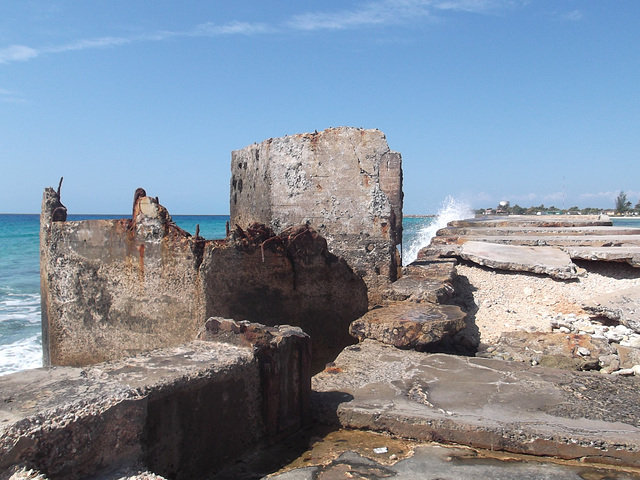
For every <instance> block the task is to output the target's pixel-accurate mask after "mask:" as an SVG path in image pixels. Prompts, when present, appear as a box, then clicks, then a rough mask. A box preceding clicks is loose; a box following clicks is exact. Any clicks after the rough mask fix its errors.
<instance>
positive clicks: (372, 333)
mask: <svg viewBox="0 0 640 480" xmlns="http://www.w3.org/2000/svg"><path fill="white" fill-rule="evenodd" d="M466 316H467V315H466V313H464V312H463V311H462V310H461V309H460V307H458V306H455V305H435V304H432V303H426V302H425V303H415V302H398V303H394V304H390V305H388V306H385V307H380V308H375V309H373V310H370V311H369V312H367V313H366V314H365V315H363V316H362V317H360V318H359V319H357V320H355V321H353V322H352V323H351V325H350V327H349V333H350V334H351V335H352V336H353V337H355V338H357V339H358V340H359V341H360V342H362V341H363V340H365V339H367V338H372V339H375V340H378V341H380V342H383V343H386V344H389V345H393V346H394V347H397V348H412V349H416V350H419V351H425V350H428V349H430V348H432V347H434V346H436V345H437V344H438V343H440V342H443V341H445V340H446V339H447V338H448V337H452V336H454V335H455V334H456V333H458V332H459V331H460V330H462V329H463V328H465V327H466V322H465V318H466Z"/></svg>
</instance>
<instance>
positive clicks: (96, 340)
mask: <svg viewBox="0 0 640 480" xmlns="http://www.w3.org/2000/svg"><path fill="white" fill-rule="evenodd" d="M56 200H57V202H58V203H59V200H60V199H59V195H58V194H57V193H56V192H54V191H53V189H50V188H49V189H46V190H45V192H44V198H43V208H42V217H41V218H42V220H41V250H40V268H41V297H42V317H43V322H42V325H43V344H44V345H45V365H47V364H52V365H70V366H82V365H88V364H91V363H97V362H101V361H104V360H110V359H116V358H123V357H126V356H129V355H133V354H135V353H137V352H140V351H145V350H150V349H153V348H160V347H166V346H172V345H178V344H181V343H185V342H188V341H190V340H193V339H194V338H195V334H196V333H197V332H198V329H199V328H200V327H201V325H202V323H203V322H204V310H203V300H202V295H203V292H202V288H201V282H200V280H199V273H198V266H199V259H200V256H201V255H200V252H199V251H200V250H201V247H202V246H201V245H200V244H199V241H198V240H197V239H196V238H195V237H192V236H190V235H189V234H187V233H186V232H184V231H182V230H181V229H179V228H178V227H176V226H175V225H174V224H173V222H172V221H171V217H170V216H169V214H168V212H167V211H166V209H164V207H162V206H161V205H159V204H158V203H157V202H156V201H155V200H154V199H151V198H149V197H146V196H145V197H141V198H140V199H138V201H137V202H136V209H135V211H134V218H133V220H132V219H122V220H90V221H82V222H66V221H54V220H53V215H52V210H51V209H52V207H55V205H56ZM55 208H58V207H55Z"/></svg>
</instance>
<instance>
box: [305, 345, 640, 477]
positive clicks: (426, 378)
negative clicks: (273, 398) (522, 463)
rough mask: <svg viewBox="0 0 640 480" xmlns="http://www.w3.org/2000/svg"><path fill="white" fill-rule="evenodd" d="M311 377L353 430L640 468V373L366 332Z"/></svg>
mask: <svg viewBox="0 0 640 480" xmlns="http://www.w3.org/2000/svg"><path fill="white" fill-rule="evenodd" d="M312 385H313V389H314V390H315V391H317V392H320V393H321V394H320V395H319V396H318V397H316V401H317V402H320V404H321V405H320V406H319V407H317V408H316V410H317V411H318V412H331V411H333V412H336V413H334V414H333V419H334V421H335V419H336V418H337V421H338V422H339V423H340V424H341V425H342V426H344V427H348V428H368V429H372V430H378V431H380V430H381V431H386V432H390V433H392V434H394V435H399V436H402V437H406V438H417V439H422V440H436V441H445V442H455V443H460V444H466V445H471V446H476V447H481V448H489V449H497V450H506V451H510V452H516V453H528V454H535V455H553V456H559V457H562V458H582V457H591V458H593V459H594V461H599V462H603V463H610V462H617V463H620V464H626V465H629V466H635V467H638V466H640V420H639V419H640V405H638V402H637V391H638V387H639V386H640V384H639V383H638V381H637V380H636V379H634V378H619V377H618V378H611V377H606V376H602V375H597V374H590V373H588V372H569V371H561V370H554V369H545V368H540V367H532V366H531V365H528V364H523V363H517V362H505V361H501V360H494V359H486V358H468V357H456V356H451V355H444V354H423V353H419V352H412V351H406V350H398V349H396V348H394V347H392V346H389V345H384V344H381V343H378V342H375V341H373V340H365V341H364V342H362V343H360V344H358V345H356V346H353V347H347V348H346V349H345V350H344V351H343V352H342V353H341V354H340V355H339V356H338V358H337V359H336V361H335V364H334V365H333V366H332V368H331V370H326V371H324V372H321V373H320V374H318V375H316V376H315V377H314V378H313V383H312ZM331 392H333V393H334V395H329V393H331ZM337 392H340V393H341V394H342V395H343V396H342V397H339V396H338V395H335V393H337ZM322 403H324V405H322ZM329 404H331V406H329ZM325 420H326V421H331V418H330V417H327V418H325Z"/></svg>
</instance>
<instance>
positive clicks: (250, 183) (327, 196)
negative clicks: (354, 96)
mask: <svg viewBox="0 0 640 480" xmlns="http://www.w3.org/2000/svg"><path fill="white" fill-rule="evenodd" d="M231 172H232V178H231V224H232V225H234V224H237V225H240V226H242V227H243V228H245V227H246V226H247V225H250V224H252V223H253V222H258V223H264V224H267V225H269V226H271V228H273V229H274V231H276V232H277V233H279V232H280V231H282V230H284V229H285V228H287V227H290V226H292V225H300V224H305V223H308V224H310V225H311V226H312V227H313V228H315V229H316V230H317V231H318V232H319V233H320V235H322V236H323V237H325V238H326V239H327V242H328V244H329V249H330V250H331V251H332V252H333V253H335V254H336V255H338V256H340V257H343V258H344V259H345V260H346V261H347V263H348V264H349V265H350V266H351V268H353V269H354V271H355V272H356V273H357V274H358V275H359V276H360V277H361V278H362V279H363V280H364V281H365V283H366V284H367V287H368V290H369V292H368V294H369V303H370V304H372V303H377V302H378V301H379V300H380V293H381V291H382V290H383V289H384V288H385V287H386V286H387V285H388V284H389V283H390V282H392V281H395V280H396V279H397V276H398V268H399V267H400V258H399V255H398V251H397V248H396V247H397V245H398V244H400V243H401V242H402V159H401V156H400V154H399V153H397V152H392V151H391V150H390V149H389V146H388V145H387V141H386V138H385V136H384V134H383V133H382V132H380V131H379V130H364V129H359V128H351V127H340V128H330V129H327V130H324V131H323V132H319V133H318V132H316V133H311V134H298V135H291V136H286V137H282V138H275V139H269V140H266V141H264V142H262V143H260V144H253V145H250V146H248V147H246V148H243V149H241V150H236V151H234V152H233V153H232V162H231Z"/></svg>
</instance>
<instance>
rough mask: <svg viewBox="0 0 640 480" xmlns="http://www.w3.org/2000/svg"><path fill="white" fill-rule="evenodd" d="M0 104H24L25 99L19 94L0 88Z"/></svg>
mask: <svg viewBox="0 0 640 480" xmlns="http://www.w3.org/2000/svg"><path fill="white" fill-rule="evenodd" d="M0 102H3V103H24V102H25V99H24V97H23V96H22V94H21V93H18V92H14V91H11V90H6V89H4V88H0Z"/></svg>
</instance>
